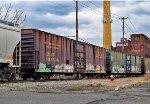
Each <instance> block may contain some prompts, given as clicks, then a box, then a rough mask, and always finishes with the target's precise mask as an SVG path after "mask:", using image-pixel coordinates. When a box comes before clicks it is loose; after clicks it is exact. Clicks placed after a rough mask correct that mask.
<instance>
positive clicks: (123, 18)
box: [120, 17, 128, 52]
mask: <svg viewBox="0 0 150 104" xmlns="http://www.w3.org/2000/svg"><path fill="white" fill-rule="evenodd" d="M120 19H121V20H122V52H124V20H125V19H128V17H122V18H120Z"/></svg>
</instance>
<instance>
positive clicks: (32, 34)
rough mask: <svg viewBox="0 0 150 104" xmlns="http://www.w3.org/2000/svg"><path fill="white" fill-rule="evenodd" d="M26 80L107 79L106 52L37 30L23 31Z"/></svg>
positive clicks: (23, 72) (100, 48)
mask: <svg viewBox="0 0 150 104" xmlns="http://www.w3.org/2000/svg"><path fill="white" fill-rule="evenodd" d="M21 44H22V47H21V49H22V64H21V69H22V70H21V71H22V78H23V79H27V78H29V77H33V78H35V77H36V78H37V76H38V77H39V76H50V75H52V74H65V75H73V74H77V75H78V74H80V75H83V76H91V75H92V76H93V75H97V76H98V75H104V74H105V73H106V72H105V49H104V48H102V47H98V46H95V45H92V44H86V43H83V42H80V41H75V40H73V39H69V38H66V37H62V36H58V35H55V34H51V33H48V32H44V31H41V30H37V29H22V32H21Z"/></svg>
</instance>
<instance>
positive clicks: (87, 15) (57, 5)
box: [0, 0, 150, 46]
mask: <svg viewBox="0 0 150 104" xmlns="http://www.w3.org/2000/svg"><path fill="white" fill-rule="evenodd" d="M10 3H11V4H12V7H13V8H12V11H15V10H17V9H21V10H23V11H24V13H25V14H26V17H27V18H26V22H25V27H22V28H32V29H33V28H35V29H40V30H43V31H47V32H50V33H53V34H57V35H61V36H67V37H69V36H70V37H72V36H75V34H76V28H75V27H76V21H75V20H76V18H75V17H76V12H75V1H74V0H66V1H62V0H8V1H7V0H0V7H3V8H4V9H5V7H7V6H8V5H9V4H10ZM149 8H150V1H149V0H145V1H142V0H122V1H119V0H115V1H114V0H111V13H112V14H111V19H112V39H113V46H115V42H118V41H120V38H121V37H122V21H121V20H120V19H119V18H120V17H128V19H126V20H125V38H128V39H129V37H130V34H134V33H143V34H145V35H147V36H148V37H150V10H149ZM4 11H5V10H4ZM12 13H13V12H12ZM1 19H3V17H2V15H1ZM74 39H75V38H74ZM79 40H81V41H82V40H84V41H86V42H88V43H91V44H95V45H98V46H103V1H102V0H96V1H94V0H79Z"/></svg>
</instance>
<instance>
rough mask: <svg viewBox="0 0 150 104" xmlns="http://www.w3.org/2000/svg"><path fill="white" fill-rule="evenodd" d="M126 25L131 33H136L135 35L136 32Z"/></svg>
mask: <svg viewBox="0 0 150 104" xmlns="http://www.w3.org/2000/svg"><path fill="white" fill-rule="evenodd" d="M125 25H126V26H127V28H128V29H129V30H130V31H131V33H134V34H135V32H134V31H133V30H132V29H131V28H130V27H129V25H128V24H127V23H126V22H125Z"/></svg>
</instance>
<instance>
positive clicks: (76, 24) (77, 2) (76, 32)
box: [76, 0, 78, 41]
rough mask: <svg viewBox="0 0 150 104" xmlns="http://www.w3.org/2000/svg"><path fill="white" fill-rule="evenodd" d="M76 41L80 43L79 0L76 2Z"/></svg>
mask: <svg viewBox="0 0 150 104" xmlns="http://www.w3.org/2000/svg"><path fill="white" fill-rule="evenodd" d="M76 41H78V0H76Z"/></svg>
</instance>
